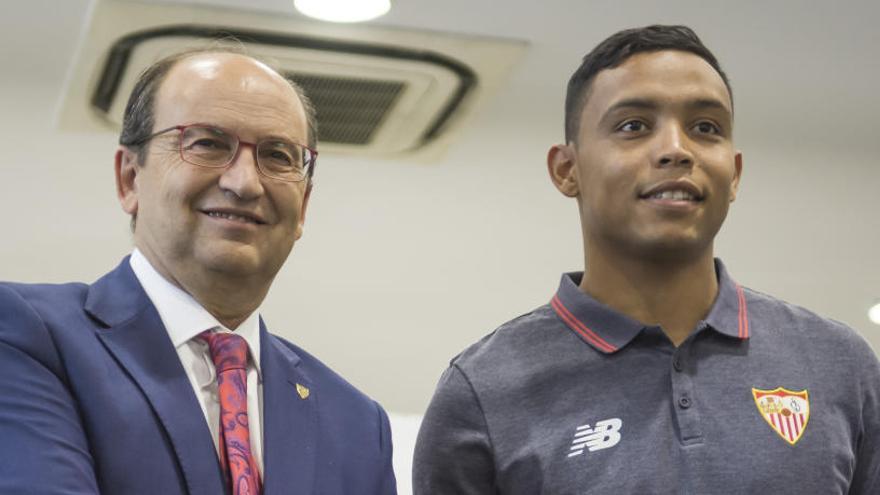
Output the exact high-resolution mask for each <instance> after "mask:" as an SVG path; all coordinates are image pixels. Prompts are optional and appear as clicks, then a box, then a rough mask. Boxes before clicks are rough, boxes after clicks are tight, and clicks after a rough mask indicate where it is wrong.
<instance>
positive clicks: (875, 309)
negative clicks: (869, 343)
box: [868, 302, 880, 325]
mask: <svg viewBox="0 0 880 495" xmlns="http://www.w3.org/2000/svg"><path fill="white" fill-rule="evenodd" d="M868 318H870V319H871V321H872V322H874V323H876V324H878V325H880V302H878V303H877V304H875V305H873V306H871V309H869V310H868Z"/></svg>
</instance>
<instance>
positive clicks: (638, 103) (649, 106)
mask: <svg viewBox="0 0 880 495" xmlns="http://www.w3.org/2000/svg"><path fill="white" fill-rule="evenodd" d="M686 106H687V107H688V108H689V109H692V110H721V111H723V112H724V113H725V114H726V115H728V116H730V115H731V112H730V109H729V108H727V105H725V104H724V103H722V102H721V101H720V100H717V99H715V98H698V99H696V100H692V101H689V102H687V103H686ZM659 108H660V104H659V103H658V102H657V101H655V100H651V99H647V98H627V99H624V100H620V101H618V102H617V103H615V104H613V105H611V106H610V107H609V108H608V110H606V111H605V113H604V114H603V115H602V119H601V120H605V119H606V118H607V117H608V116H609V115H612V114H613V113H615V112H618V111H620V110H630V109H635V110H657V109H659Z"/></svg>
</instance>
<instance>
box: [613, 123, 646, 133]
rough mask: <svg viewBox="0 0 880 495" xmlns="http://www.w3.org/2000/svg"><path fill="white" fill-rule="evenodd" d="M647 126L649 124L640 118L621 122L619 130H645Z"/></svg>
mask: <svg viewBox="0 0 880 495" xmlns="http://www.w3.org/2000/svg"><path fill="white" fill-rule="evenodd" d="M647 128H648V126H647V125H645V123H644V122H642V121H640V120H628V121H626V122H624V123H623V124H621V125H620V126H619V127H618V128H617V130H618V131H622V132H643V131H645V130H646V129H647Z"/></svg>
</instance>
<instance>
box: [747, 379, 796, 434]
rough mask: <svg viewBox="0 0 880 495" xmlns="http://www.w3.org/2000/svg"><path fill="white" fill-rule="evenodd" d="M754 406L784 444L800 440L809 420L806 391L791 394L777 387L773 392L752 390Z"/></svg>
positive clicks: (789, 391)
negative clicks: (783, 440)
mask: <svg viewBox="0 0 880 495" xmlns="http://www.w3.org/2000/svg"><path fill="white" fill-rule="evenodd" d="M752 395H754V396H755V405H757V406H758V411H760V412H761V416H763V417H764V420H766V421H767V424H769V425H770V427H771V428H773V431H775V432H776V433H778V434H779V436H781V437H782V438H783V439H785V441H786V442H788V443H790V444H791V445H794V444H796V443H797V441H798V440H800V439H801V435H803V434H804V430H805V429H806V428H807V422H808V421H809V420H810V396H809V394H808V393H807V391H806V390H801V391H800V392H792V391H791V390H788V389H785V388H782V387H779V388H777V389H774V390H760V389H757V388H753V389H752Z"/></svg>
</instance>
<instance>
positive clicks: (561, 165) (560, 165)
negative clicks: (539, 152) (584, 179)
mask: <svg viewBox="0 0 880 495" xmlns="http://www.w3.org/2000/svg"><path fill="white" fill-rule="evenodd" d="M547 172H549V173H550V180H552V181H553V185H554V186H556V189H559V192H561V193H562V194H564V195H566V196H568V197H570V198H573V197H575V196H577V195H578V194H579V193H580V187H579V186H578V180H577V179H578V178H577V160H576V156H575V150H574V147H573V146H572V145H570V144H556V145H553V146H552V147H551V148H550V150H549V151H548V152H547Z"/></svg>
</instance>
